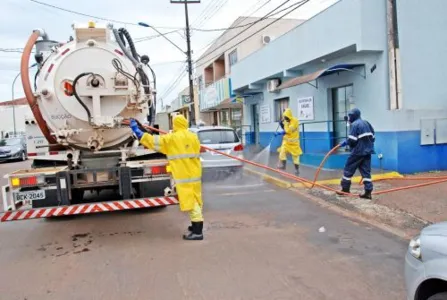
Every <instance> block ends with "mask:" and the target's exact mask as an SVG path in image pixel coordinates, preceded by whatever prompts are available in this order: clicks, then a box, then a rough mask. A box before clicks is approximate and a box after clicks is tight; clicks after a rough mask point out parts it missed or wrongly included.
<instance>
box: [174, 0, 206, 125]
mask: <svg viewBox="0 0 447 300" xmlns="http://www.w3.org/2000/svg"><path fill="white" fill-rule="evenodd" d="M171 3H173V4H184V5H185V21H186V46H187V50H186V56H187V59H188V77H189V99H190V102H191V110H190V112H189V122H190V126H192V125H196V113H195V110H196V109H195V101H194V100H195V99H194V82H193V73H192V71H193V69H192V55H191V30H190V28H189V14H188V4H192V3H195V4H197V3H200V0H171Z"/></svg>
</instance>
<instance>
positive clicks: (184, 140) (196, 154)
mask: <svg viewBox="0 0 447 300" xmlns="http://www.w3.org/2000/svg"><path fill="white" fill-rule="evenodd" d="M140 143H141V144H142V145H143V146H145V147H147V148H150V149H154V150H155V151H157V152H160V153H163V154H165V155H166V157H167V159H168V161H169V166H170V168H171V172H172V177H173V179H174V181H175V186H176V190H177V194H178V197H179V203H180V210H182V211H189V213H190V217H191V221H192V222H203V216H202V206H203V202H202V164H201V162H200V141H199V139H198V137H197V135H196V134H194V133H192V132H190V131H189V130H188V121H187V120H186V119H185V117H183V116H182V115H177V116H175V117H174V119H173V133H168V134H165V135H161V136H158V135H150V134H148V133H145V134H144V135H143V137H142V138H141V140H140Z"/></svg>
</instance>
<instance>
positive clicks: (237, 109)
mask: <svg viewBox="0 0 447 300" xmlns="http://www.w3.org/2000/svg"><path fill="white" fill-rule="evenodd" d="M274 20H275V19H260V18H253V17H240V18H238V19H237V20H236V21H235V22H234V23H233V24H232V25H231V26H230V29H228V30H227V31H225V32H224V33H223V34H222V35H221V36H220V37H219V38H218V39H216V40H215V42H214V43H213V44H212V45H211V46H210V47H209V48H208V50H206V51H205V53H204V54H203V55H202V56H201V57H200V58H199V59H198V60H197V61H196V76H197V84H198V87H199V110H200V116H199V119H200V120H201V121H203V122H205V123H206V124H208V125H221V126H231V127H234V128H239V129H241V127H242V125H243V122H242V98H236V97H235V96H234V95H233V94H232V92H231V91H232V87H231V70H232V67H233V66H234V65H235V64H236V63H237V62H238V61H239V60H241V59H243V58H244V57H246V56H248V55H249V54H251V53H253V52H255V51H257V50H259V49H260V48H262V47H264V46H266V45H267V44H269V43H270V42H271V41H272V40H274V39H275V38H277V37H279V36H281V35H282V34H284V33H285V32H287V31H289V30H290V29H292V28H293V27H295V26H296V25H298V24H300V23H302V20H295V19H282V20H278V21H277V22H275V24H274V25H271V26H268V27H266V25H268V24H270V23H272V22H273V21H274ZM263 27H266V28H265V29H263Z"/></svg>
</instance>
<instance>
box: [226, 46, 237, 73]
mask: <svg viewBox="0 0 447 300" xmlns="http://www.w3.org/2000/svg"><path fill="white" fill-rule="evenodd" d="M228 61H229V65H230V70H231V66H232V65H234V64H236V63H237V49H234V50H233V51H231V52H230V53H229V54H228Z"/></svg>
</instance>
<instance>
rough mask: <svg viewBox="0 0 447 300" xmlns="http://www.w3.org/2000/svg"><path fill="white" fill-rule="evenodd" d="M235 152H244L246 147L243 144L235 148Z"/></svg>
mask: <svg viewBox="0 0 447 300" xmlns="http://www.w3.org/2000/svg"><path fill="white" fill-rule="evenodd" d="M233 151H244V146H243V145H242V144H239V145H237V146H236V147H234V149H233Z"/></svg>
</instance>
